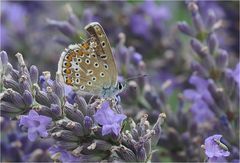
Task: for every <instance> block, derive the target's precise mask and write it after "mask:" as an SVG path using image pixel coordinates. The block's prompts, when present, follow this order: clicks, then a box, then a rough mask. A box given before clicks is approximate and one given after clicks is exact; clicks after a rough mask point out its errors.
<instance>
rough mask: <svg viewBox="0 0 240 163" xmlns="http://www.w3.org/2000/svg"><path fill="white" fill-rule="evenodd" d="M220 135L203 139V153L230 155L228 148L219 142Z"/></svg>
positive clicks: (213, 155) (216, 155)
mask: <svg viewBox="0 0 240 163" xmlns="http://www.w3.org/2000/svg"><path fill="white" fill-rule="evenodd" d="M221 137H222V135H213V136H210V137H208V138H207V139H205V144H204V147H205V154H206V155H207V156H208V157H209V158H212V157H227V156H229V155H230V152H229V151H228V148H227V147H226V146H225V145H224V144H223V143H221V142H220V139H221Z"/></svg>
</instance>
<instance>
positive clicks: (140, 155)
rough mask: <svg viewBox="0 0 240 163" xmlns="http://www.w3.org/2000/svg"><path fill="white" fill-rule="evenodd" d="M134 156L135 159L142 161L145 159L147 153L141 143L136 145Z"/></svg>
mask: <svg viewBox="0 0 240 163" xmlns="http://www.w3.org/2000/svg"><path fill="white" fill-rule="evenodd" d="M136 156H137V161H140V162H144V161H145V160H146V158H147V154H146V150H145V148H144V146H142V145H141V146H140V147H138V149H137V152H136Z"/></svg>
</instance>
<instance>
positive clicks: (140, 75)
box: [126, 74, 150, 81]
mask: <svg viewBox="0 0 240 163" xmlns="http://www.w3.org/2000/svg"><path fill="white" fill-rule="evenodd" d="M148 76H150V75H148V74H143V75H142V74H139V75H136V76H134V77H131V78H127V79H126V81H129V80H133V79H138V78H142V77H148Z"/></svg>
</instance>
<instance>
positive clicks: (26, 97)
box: [22, 90, 33, 106]
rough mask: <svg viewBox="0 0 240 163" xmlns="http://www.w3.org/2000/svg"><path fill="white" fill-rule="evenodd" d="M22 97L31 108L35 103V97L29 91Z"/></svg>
mask: <svg viewBox="0 0 240 163" xmlns="http://www.w3.org/2000/svg"><path fill="white" fill-rule="evenodd" d="M22 96H23V101H24V103H25V105H26V106H30V105H31V104H32V103H33V96H32V94H31V92H29V91H28V90H25V91H24V93H23V95H22Z"/></svg>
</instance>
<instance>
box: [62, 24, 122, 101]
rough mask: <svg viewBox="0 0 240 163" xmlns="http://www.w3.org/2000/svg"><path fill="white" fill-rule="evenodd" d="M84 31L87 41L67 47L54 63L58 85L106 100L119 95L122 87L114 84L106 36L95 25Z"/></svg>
mask: <svg viewBox="0 0 240 163" xmlns="http://www.w3.org/2000/svg"><path fill="white" fill-rule="evenodd" d="M85 29H86V30H87V31H88V33H89V34H90V38H89V39H87V40H86V41H84V42H83V43H81V44H74V45H69V47H68V48H67V49H65V51H64V52H62V54H61V57H60V60H59V62H58V73H59V74H61V79H62V81H63V82H64V83H65V84H67V85H70V86H72V87H73V88H74V89H75V90H77V91H79V92H83V93H90V94H93V95H98V96H100V97H102V98H109V97H113V96H115V95H117V94H118V93H119V92H121V91H122V90H123V89H124V87H125V83H119V82H117V75H118V73H117V67H116V63H115V61H114V57H113V54H112V50H111V46H110V44H109V41H108V39H107V36H106V34H105V32H104V30H103V28H102V27H101V25H100V24H99V23H97V22H93V23H90V24H88V25H87V26H86V27H85Z"/></svg>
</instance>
